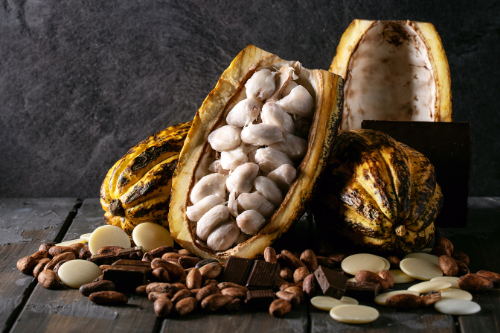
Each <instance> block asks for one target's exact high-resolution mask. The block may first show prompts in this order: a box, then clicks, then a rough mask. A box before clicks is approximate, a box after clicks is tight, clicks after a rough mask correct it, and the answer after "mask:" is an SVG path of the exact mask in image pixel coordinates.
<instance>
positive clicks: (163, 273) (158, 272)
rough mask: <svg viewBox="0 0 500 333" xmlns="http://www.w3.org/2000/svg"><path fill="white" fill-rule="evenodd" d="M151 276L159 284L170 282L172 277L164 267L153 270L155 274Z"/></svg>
mask: <svg viewBox="0 0 500 333" xmlns="http://www.w3.org/2000/svg"><path fill="white" fill-rule="evenodd" d="M151 274H153V276H154V277H155V278H156V280H157V281H159V282H170V277H169V275H168V272H167V270H166V269H165V268H163V267H158V268H155V269H153V272H151Z"/></svg>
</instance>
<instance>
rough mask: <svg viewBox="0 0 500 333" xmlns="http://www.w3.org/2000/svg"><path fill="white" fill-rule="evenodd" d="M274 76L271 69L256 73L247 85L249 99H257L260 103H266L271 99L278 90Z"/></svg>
mask: <svg viewBox="0 0 500 333" xmlns="http://www.w3.org/2000/svg"><path fill="white" fill-rule="evenodd" d="M274 75H275V74H274V73H273V72H271V71H270V70H269V69H261V70H260V71H258V72H255V74H254V75H252V77H251V78H250V79H248V81H247V83H246V84H245V88H246V89H247V97H249V98H255V99H258V100H259V101H264V100H266V99H268V98H269V97H271V95H272V94H273V93H274V90H275V89H276V82H275V79H274Z"/></svg>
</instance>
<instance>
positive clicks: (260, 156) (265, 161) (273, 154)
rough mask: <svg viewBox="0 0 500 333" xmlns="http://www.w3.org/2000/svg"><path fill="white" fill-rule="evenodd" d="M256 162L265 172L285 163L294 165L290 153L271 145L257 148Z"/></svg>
mask: <svg viewBox="0 0 500 333" xmlns="http://www.w3.org/2000/svg"><path fill="white" fill-rule="evenodd" d="M255 162H256V163H257V164H258V165H259V167H260V169H261V170H262V171H264V172H265V173H269V172H271V171H273V170H275V169H277V168H279V167H280V166H282V165H283V164H290V165H293V161H292V160H291V159H290V157H288V155H286V154H284V153H282V152H280V151H279V150H276V149H274V148H271V147H267V148H260V149H257V152H256V153H255Z"/></svg>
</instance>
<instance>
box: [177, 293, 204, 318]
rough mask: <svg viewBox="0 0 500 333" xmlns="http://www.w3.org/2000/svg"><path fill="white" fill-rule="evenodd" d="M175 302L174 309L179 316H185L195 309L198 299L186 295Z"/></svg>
mask: <svg viewBox="0 0 500 333" xmlns="http://www.w3.org/2000/svg"><path fill="white" fill-rule="evenodd" d="M173 303H174V304H175V311H176V312H177V314H178V315H179V316H185V315H187V314H189V313H191V312H193V311H194V310H196V306H197V305H198V301H197V300H196V299H195V298H194V297H186V298H183V299H181V300H179V301H178V302H177V303H175V302H173Z"/></svg>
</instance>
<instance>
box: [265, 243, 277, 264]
mask: <svg viewBox="0 0 500 333" xmlns="http://www.w3.org/2000/svg"><path fill="white" fill-rule="evenodd" d="M264 260H265V261H267V262H272V263H277V262H278V258H276V251H275V250H274V249H273V248H272V247H269V246H268V247H266V249H265V250H264Z"/></svg>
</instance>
